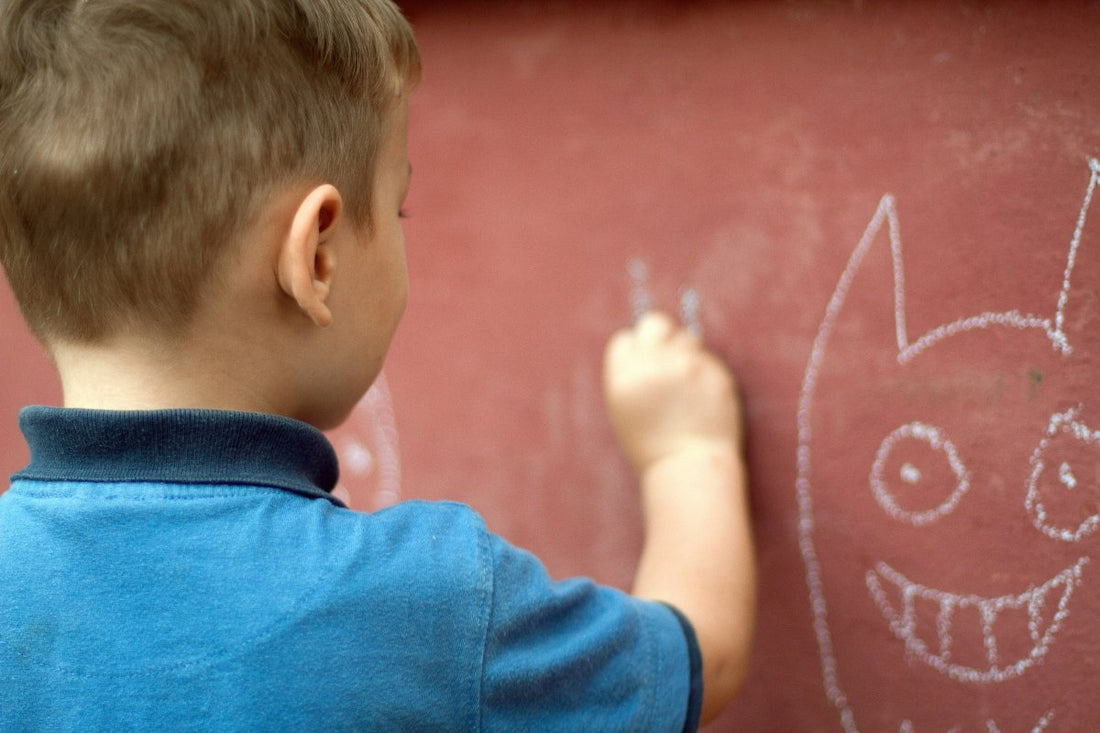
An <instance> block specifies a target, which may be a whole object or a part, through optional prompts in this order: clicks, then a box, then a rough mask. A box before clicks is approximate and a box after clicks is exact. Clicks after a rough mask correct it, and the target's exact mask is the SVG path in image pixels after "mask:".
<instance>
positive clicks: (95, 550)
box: [0, 407, 701, 732]
mask: <svg viewBox="0 0 1100 733" xmlns="http://www.w3.org/2000/svg"><path fill="white" fill-rule="evenodd" d="M20 427H21V429H22V430H23V433H24V435H25V436H26V439H27V442H28V444H29V446H30V449H31V460H30V463H29V465H28V466H27V467H26V469H24V470H23V471H21V472H20V473H18V474H16V475H15V476H14V477H13V479H12V483H11V488H10V489H9V490H8V491H7V492H6V493H5V494H3V495H2V496H0V589H3V590H2V591H0V730H4V731H51V730H59V731H95V730H103V731H108V730H109V731H121V730H143V731H146V730H173V731H176V730H195V731H221V730H226V731H344V730H347V731H351V730H369V731H420V730H423V731H446V730H454V731H481V730H484V731H496V730H501V731H571V732H572V731H679V730H683V729H689V730H690V729H694V728H695V727H696V725H697V722H698V713H699V706H700V704H701V676H700V675H701V671H700V664H699V655H698V648H697V646H696V642H695V638H694V634H693V632H692V630H691V627H690V625H689V624H688V623H687V622H686V620H684V619H683V617H682V616H680V614H678V613H677V612H675V611H674V610H673V609H671V608H669V607H667V606H664V605H662V604H658V603H651V602H646V601H641V600H638V599H635V598H632V597H631V596H629V595H627V594H625V593H622V592H620V591H617V590H615V589H611V588H607V587H603V586H599V585H597V584H595V583H592V582H591V581H588V580H584V579H573V580H567V581H564V582H555V581H552V580H551V579H550V578H549V577H548V576H547V574H546V571H545V569H544V568H543V566H542V565H541V564H540V563H539V562H538V560H537V559H535V558H534V557H533V556H532V555H530V554H528V553H526V552H524V551H522V550H519V549H517V548H515V547H512V546H511V545H509V544H508V543H507V542H505V541H504V540H502V539H501V538H500V537H497V536H495V535H493V534H491V533H489V532H488V531H486V528H485V526H484V523H483V522H482V520H481V519H480V518H479V517H478V515H477V514H475V513H474V512H473V511H471V510H470V509H469V508H467V507H464V506H461V505H459V504H453V503H427V502H406V503H404V504H401V505H399V506H396V507H393V508H391V509H387V510H385V511H380V512H377V513H374V514H364V513H359V512H353V511H350V510H348V509H346V508H345V507H343V506H342V505H341V504H340V502H339V501H338V500H336V499H335V498H334V497H333V496H332V495H331V493H330V491H331V489H332V487H333V486H334V485H335V483H336V478H337V463H336V456H335V454H334V452H333V450H332V447H331V446H330V445H329V443H328V441H327V440H326V439H325V437H324V436H323V435H322V434H321V433H320V432H318V431H316V430H314V429H313V428H311V427H309V426H308V425H305V424H303V423H299V422H296V421H293V420H289V419H285V418H280V417H274V416H270V415H256V414H246V413H232V412H219V411H206V410H168V411H156V412H101V411H90V410H66V409H58V408H41V407H36V408H28V409H26V410H24V411H23V413H22V414H21V415H20Z"/></svg>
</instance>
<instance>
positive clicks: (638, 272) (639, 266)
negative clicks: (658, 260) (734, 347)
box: [626, 258, 703, 336]
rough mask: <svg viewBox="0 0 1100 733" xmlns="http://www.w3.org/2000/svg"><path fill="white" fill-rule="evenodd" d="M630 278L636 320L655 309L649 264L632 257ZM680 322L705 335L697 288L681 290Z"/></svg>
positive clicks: (628, 271)
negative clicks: (700, 316)
mask: <svg viewBox="0 0 1100 733" xmlns="http://www.w3.org/2000/svg"><path fill="white" fill-rule="evenodd" d="M626 272H627V276H628V277H629V278H630V311H631V314H632V315H633V317H634V320H635V322H637V321H638V319H640V318H641V317H642V316H643V315H645V314H646V313H647V312H649V311H651V310H653V307H654V301H653V294H652V292H651V291H650V287H649V265H647V264H646V263H645V261H643V260H640V259H637V258H635V259H632V260H630V261H629V262H627V264H626ZM679 306H680V309H679V313H680V323H682V324H683V325H684V328H686V329H687V330H689V331H691V332H692V333H693V334H695V335H696V336H702V335H703V324H702V322H701V321H700V320H699V293H698V291H696V290H695V288H684V289H682V290H681V291H680V303H679Z"/></svg>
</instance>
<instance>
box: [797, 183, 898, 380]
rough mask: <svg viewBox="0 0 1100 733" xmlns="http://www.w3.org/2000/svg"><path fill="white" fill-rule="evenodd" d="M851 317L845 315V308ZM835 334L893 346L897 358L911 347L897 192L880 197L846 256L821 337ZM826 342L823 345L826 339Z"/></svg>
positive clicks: (861, 343)
mask: <svg viewBox="0 0 1100 733" xmlns="http://www.w3.org/2000/svg"><path fill="white" fill-rule="evenodd" d="M842 311H843V312H849V313H852V314H853V315H852V317H850V318H844V319H841V313H842ZM834 325H836V327H837V329H838V330H839V331H840V333H839V334H837V335H838V336H839V337H840V338H842V339H845V341H851V342H856V343H857V344H858V347H859V348H864V349H873V350H874V351H879V352H880V351H881V350H882V349H884V348H893V349H894V350H895V353H896V354H897V357H898V360H899V361H903V360H904V359H903V355H904V354H905V352H906V349H907V347H908V346H909V337H908V333H907V331H906V324H905V273H904V269H903V266H902V252H901V236H900V233H899V227H898V216H897V209H896V205H895V202H894V197H893V196H891V195H890V194H887V195H885V196H883V197H882V199H881V200H880V201H879V204H878V208H877V209H876V210H875V213H874V215H873V216H872V217H871V221H870V222H869V223H868V224H867V228H866V229H865V230H864V231H863V235H862V236H861V237H860V239H859V242H858V243H857V244H856V246H855V249H854V250H852V254H851V256H850V257H849V258H848V264H847V266H846V267H845V268H844V272H843V273H842V274H841V276H840V279H839V281H838V282H837V285H836V290H834V291H833V296H832V298H831V299H830V300H829V305H828V307H827V308H826V312H825V319H824V321H823V322H822V328H821V331H820V332H819V334H818V338H819V339H820V338H822V337H823V336H824V337H825V338H828V337H829V335H828V334H829V332H831V331H832V330H833V329H834ZM822 345H823V344H822Z"/></svg>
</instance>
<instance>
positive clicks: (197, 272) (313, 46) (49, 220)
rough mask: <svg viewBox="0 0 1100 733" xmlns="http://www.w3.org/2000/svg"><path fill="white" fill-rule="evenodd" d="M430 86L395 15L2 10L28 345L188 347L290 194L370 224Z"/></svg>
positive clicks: (140, 0) (144, 6)
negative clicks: (314, 196) (137, 336)
mask: <svg viewBox="0 0 1100 733" xmlns="http://www.w3.org/2000/svg"><path fill="white" fill-rule="evenodd" d="M419 73H420V56H419V52H418V51H417V47H416V41H415V40H414V38H413V33H412V29H411V28H410V26H409V24H408V22H407V21H406V20H405V18H404V17H403V16H402V14H401V11H400V10H399V9H398V8H397V7H396V6H395V5H394V4H393V3H392V2H390V1H389V0H2V9H0V260H2V262H3V266H4V268H5V270H6V271H7V275H8V281H9V283H10V285H11V288H12V291H13V292H14V294H15V296H16V299H17V300H18V301H19V305H20V308H21V310H22V312H23V316H24V318H25V319H26V321H27V323H28V325H29V326H30V328H31V330H32V331H33V332H34V333H35V334H36V335H37V336H38V337H39V338H40V339H42V340H43V341H45V342H46V343H49V342H51V341H52V340H55V339H59V340H67V341H72V342H83V343H90V342H96V341H101V340H103V339H106V338H109V337H111V336H114V335H117V334H119V333H122V332H124V331H125V330H126V329H153V330H152V331H150V332H156V333H162V334H165V335H172V334H178V333H179V332H181V331H182V330H183V329H184V328H185V327H186V325H187V324H188V323H189V322H190V319H191V317H192V316H193V314H194V312H195V308H196V306H197V304H198V302H199V297H200V295H201V293H202V292H203V288H204V286H205V285H206V284H207V283H208V281H209V280H210V279H211V277H212V272H213V270H214V268H213V265H214V263H215V262H216V261H217V260H218V258H219V257H221V256H222V255H223V253H224V252H225V251H226V250H227V249H230V248H231V247H232V244H233V242H234V241H235V237H237V236H239V235H240V234H241V233H242V232H243V231H244V230H245V228H246V227H247V226H248V225H249V224H250V223H251V222H252V221H253V220H254V217H255V214H256V212H257V211H258V207H259V205H260V204H261V203H262V202H263V201H264V200H265V199H266V198H267V197H268V196H270V194H272V193H273V192H274V191H275V190H277V189H278V187H280V186H285V185H289V184H291V183H298V182H303V183H305V182H317V183H322V182H331V183H333V184H335V185H336V186H337V188H339V189H340V191H341V193H342V194H343V196H344V201H345V208H346V211H347V212H348V214H349V215H350V216H351V217H352V219H353V220H354V221H357V222H359V223H362V224H364V225H368V226H369V224H370V217H371V212H370V202H371V194H372V187H373V186H372V183H373V180H374V172H375V163H376V160H377V157H378V151H379V149H380V146H381V140H382V137H383V135H384V134H385V128H386V122H387V120H388V119H389V113H390V111H391V110H392V109H393V108H395V106H396V104H395V103H396V101H397V100H398V99H399V98H400V96H401V94H402V93H403V92H404V90H405V89H406V88H407V87H408V86H409V85H411V84H413V83H415V81H416V78H417V77H418V76H419Z"/></svg>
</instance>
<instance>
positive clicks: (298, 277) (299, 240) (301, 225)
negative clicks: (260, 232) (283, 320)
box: [278, 183, 344, 328]
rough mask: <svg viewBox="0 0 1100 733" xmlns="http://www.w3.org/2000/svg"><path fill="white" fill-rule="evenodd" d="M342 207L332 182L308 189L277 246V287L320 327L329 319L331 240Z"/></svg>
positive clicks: (332, 262) (327, 322) (339, 218)
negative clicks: (283, 237) (279, 245)
mask: <svg viewBox="0 0 1100 733" xmlns="http://www.w3.org/2000/svg"><path fill="white" fill-rule="evenodd" d="M343 210H344V201H343V199H342V198H341V197H340V192H339V191H338V190H337V189H336V187H335V186H333V185H331V184H328V183H326V184H323V185H320V186H317V187H316V188H314V189H311V190H310V191H309V192H308V193H307V194H306V195H305V197H303V198H302V200H301V202H300V203H299V204H298V208H297V210H295V212H294V218H293V220H292V221H291V225H290V231H289V232H288V233H287V236H286V239H285V240H283V243H282V246H281V247H280V250H279V262H278V279H279V287H281V288H282V290H283V292H284V293H286V294H287V295H289V296H290V297H291V298H293V299H294V301H295V302H296V303H297V304H298V308H299V309H301V311H302V312H303V313H305V314H306V315H307V316H309V317H310V319H311V320H312V321H313V322H314V323H315V324H317V325H318V326H321V327H322V328H323V327H326V326H328V325H329V324H330V323H332V311H331V310H329V307H328V305H327V303H326V301H327V299H328V294H329V290H330V288H331V286H332V274H333V271H334V270H335V269H336V256H335V253H334V251H333V246H332V241H331V240H332V238H333V234H334V232H335V231H336V228H337V226H338V225H339V224H340V223H341V221H340V220H341V217H342V215H343Z"/></svg>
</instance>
